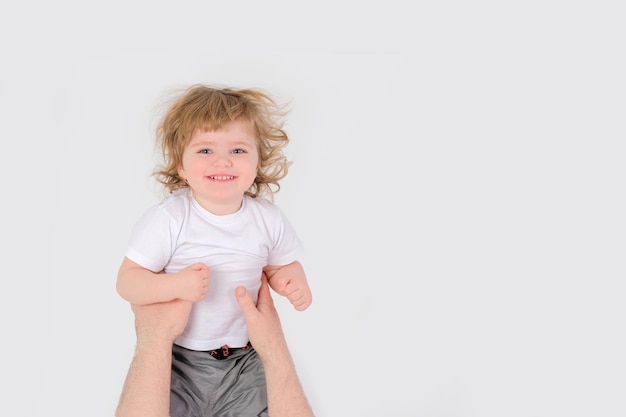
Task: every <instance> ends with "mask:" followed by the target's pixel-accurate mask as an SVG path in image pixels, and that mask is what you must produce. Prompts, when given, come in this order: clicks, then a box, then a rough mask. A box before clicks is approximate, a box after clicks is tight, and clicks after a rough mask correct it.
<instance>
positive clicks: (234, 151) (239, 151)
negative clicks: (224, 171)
mask: <svg viewBox="0 0 626 417" xmlns="http://www.w3.org/2000/svg"><path fill="white" fill-rule="evenodd" d="M233 153H246V151H245V150H243V149H241V148H237V149H233Z"/></svg>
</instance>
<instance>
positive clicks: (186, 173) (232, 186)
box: [178, 120, 259, 215]
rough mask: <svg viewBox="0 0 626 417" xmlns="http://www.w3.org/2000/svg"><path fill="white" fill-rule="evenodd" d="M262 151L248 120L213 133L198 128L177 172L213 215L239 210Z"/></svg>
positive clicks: (228, 125)
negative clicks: (259, 151) (258, 147)
mask: <svg viewBox="0 0 626 417" xmlns="http://www.w3.org/2000/svg"><path fill="white" fill-rule="evenodd" d="M258 165H259V153H258V150H257V146H256V140H255V137H254V135H253V134H252V131H251V129H250V128H249V126H248V123H246V122H245V121H242V120H234V121H232V122H229V123H227V124H225V125H224V126H223V128H222V129H220V130H216V131H213V132H203V131H196V132H195V133H194V134H193V135H192V137H191V140H190V141H189V143H188V144H187V146H186V147H185V150H184V152H183V160H182V165H181V166H180V167H179V168H178V175H180V176H181V177H182V178H185V179H186V180H187V182H188V183H189V186H190V187H191V189H192V191H193V195H194V197H195V199H196V200H197V201H198V202H199V203H200V205H202V207H204V208H205V209H207V210H208V211H210V212H211V213H213V214H218V215H222V214H231V213H234V212H236V211H237V210H239V208H240V207H241V202H242V199H243V195H244V193H245V192H246V191H247V190H248V189H249V188H250V186H251V185H252V183H253V182H254V179H255V178H256V173H257V167H258Z"/></svg>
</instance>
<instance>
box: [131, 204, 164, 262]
mask: <svg viewBox="0 0 626 417" xmlns="http://www.w3.org/2000/svg"><path fill="white" fill-rule="evenodd" d="M173 229H175V222H174V219H173V217H172V216H171V214H170V213H168V212H167V211H165V210H164V209H163V208H162V207H161V206H159V205H157V206H154V207H152V208H150V209H149V210H148V211H146V213H145V214H144V215H143V216H142V217H141V218H140V219H139V220H138V221H137V222H136V223H135V225H134V226H133V228H132V231H131V235H130V238H129V242H128V248H127V249H126V257H127V258H128V259H130V260H131V261H133V262H136V263H138V264H139V265H141V266H143V267H144V268H147V269H149V270H151V271H152V272H160V271H162V270H163V268H164V267H165V265H166V264H167V263H168V262H169V260H170V258H171V256H172V253H173V249H174V245H175V233H173Z"/></svg>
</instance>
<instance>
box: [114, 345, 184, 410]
mask: <svg viewBox="0 0 626 417" xmlns="http://www.w3.org/2000/svg"><path fill="white" fill-rule="evenodd" d="M171 366H172V345H171V343H167V342H163V341H159V340H154V341H152V340H151V341H139V342H138V343H137V347H136V349H135V356H134V358H133V360H132V363H131V365H130V369H129V371H128V375H127V377H126V381H125V383H124V388H123V390H122V395H121V397H120V402H119V405H118V407H117V411H116V413H115V415H116V417H167V416H169V407H170V402H169V399H170V375H171Z"/></svg>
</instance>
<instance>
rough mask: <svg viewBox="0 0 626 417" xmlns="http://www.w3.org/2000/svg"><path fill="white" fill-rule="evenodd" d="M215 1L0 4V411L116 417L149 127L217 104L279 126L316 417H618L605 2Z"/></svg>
mask: <svg viewBox="0 0 626 417" xmlns="http://www.w3.org/2000/svg"><path fill="white" fill-rule="evenodd" d="M36 3H40V4H36ZM224 3H225V4H221V3H220V4H214V3H212V2H197V3H195V4H194V3H187V2H176V6H174V3H171V5H168V4H166V3H165V2H152V3H148V2H146V3H145V4H138V3H136V4H134V3H132V2H123V3H122V2H120V3H119V4H115V2H104V3H89V2H75V3H72V2H63V1H61V2H43V1H40V2H35V3H33V2H30V3H18V2H6V3H5V4H3V5H2V6H0V46H1V54H2V55H1V56H0V60H1V65H0V121H1V127H2V128H1V130H0V135H2V152H0V158H1V159H0V166H1V167H2V173H3V175H2V179H3V197H2V214H1V223H0V226H1V236H2V244H3V249H2V251H3V254H2V260H3V266H4V268H3V273H4V274H3V275H4V276H3V278H2V283H3V284H2V290H1V291H2V292H1V294H2V303H1V304H0V305H1V307H0V308H1V310H0V314H1V316H0V317H1V320H2V321H1V324H2V345H1V346H2V347H1V351H0V352H1V353H2V356H1V358H2V364H1V366H2V371H0V375H2V377H1V378H2V380H3V385H2V386H3V389H2V409H3V410H5V411H3V414H7V415H11V416H41V415H53V416H81V417H82V416H93V417H97V416H112V415H113V413H114V409H115V406H116V402H117V399H118V397H119V393H120V390H121V386H122V384H123V381H124V378H125V375H126V371H127V369H128V365H129V363H130V360H131V357H132V352H133V348H134V342H135V339H134V333H133V320H132V314H131V312H130V309H129V308H128V306H127V305H126V303H125V302H123V301H122V300H121V299H120V297H119V296H118V295H117V294H116V292H115V279H116V272H117V268H118V266H119V264H120V262H121V260H122V257H123V253H124V250H125V245H126V241H127V238H128V235H129V232H130V228H131V226H132V224H133V223H134V221H136V219H137V218H138V216H139V215H140V214H141V213H143V211H144V210H145V209H146V208H147V207H148V206H150V205H151V204H153V203H154V202H155V201H157V198H158V195H157V188H156V187H155V185H154V183H153V182H152V180H151V179H150V177H149V174H150V171H151V169H152V166H153V162H154V154H153V132H154V124H155V115H156V107H157V105H158V103H159V100H160V98H161V97H162V96H163V94H165V93H167V92H168V91H169V90H170V89H172V88H179V87H184V86H187V85H189V84H192V83H217V84H222V85H231V86H234V87H260V88H264V89H267V90H268V91H270V92H272V93H273V94H274V95H275V96H277V97H278V98H279V99H280V100H284V101H289V102H291V105H292V106H291V107H292V109H293V110H292V112H291V114H290V116H289V119H288V120H289V122H288V125H287V130H288V133H289V134H290V135H291V138H292V143H291V145H290V147H289V150H288V155H289V156H290V158H291V159H292V160H293V161H294V165H293V167H292V169H291V170H290V173H289V176H288V177H287V178H286V179H285V181H284V183H283V189H282V190H281V191H280V193H279V194H278V196H277V200H276V201H277V203H278V204H280V206H281V207H282V208H283V210H284V211H285V212H286V213H287V215H288V216H289V218H290V219H291V221H292V223H293V224H294V226H295V228H296V229H297V230H298V232H299V234H300V237H301V239H302V240H303V242H304V244H305V246H306V250H307V254H306V258H305V259H303V263H304V265H305V268H306V271H307V274H308V276H309V280H310V282H311V286H312V289H313V292H314V297H315V300H314V304H313V305H312V306H311V307H310V309H309V310H307V311H305V312H296V311H295V310H293V309H291V308H290V306H289V305H288V304H286V303H285V302H283V301H282V300H280V299H277V304H278V307H279V310H280V313H281V317H282V318H283V324H284V327H285V332H286V334H287V337H288V341H289V345H290V347H291V349H292V352H293V356H294V359H295V362H296V364H297V368H298V371H299V373H300V377H301V379H302V382H303V385H304V387H305V389H306V391H307V395H308V397H309V399H310V401H311V403H312V405H313V408H314V409H315V411H316V413H317V415H318V416H319V417H345V416H372V417H374V416H376V417H380V416H402V417H404V416H407V417H408V416H438V417H439V416H480V417H485V416H498V417H501V416H507V417H512V416H523V417H527V416H550V417H552V416H574V415H576V416H578V415H580V416H603V417H608V416H624V415H625V414H626V404H625V402H624V392H626V380H625V377H624V375H626V361H625V356H624V352H625V351H626V340H625V333H624V319H625V317H626V315H625V313H626V307H625V304H624V290H625V288H626V286H625V285H624V279H625V278H626V274H625V272H626V268H625V267H624V249H625V248H626V244H625V235H626V234H625V232H626V224H625V220H624V212H625V210H626V201H625V198H624V197H625V196H624V190H625V178H626V169H625V168H624V160H625V157H626V155H625V153H624V140H625V139H626V136H625V133H626V129H625V120H624V114H625V110H626V101H625V100H626V99H625V97H626V82H625V81H624V80H625V77H624V74H626V65H625V63H624V51H625V49H624V47H625V45H624V43H625V42H624V40H625V39H626V37H625V33H624V25H623V22H624V19H623V18H624V16H623V13H621V12H620V10H619V9H618V8H617V7H616V5H617V4H618V3H619V2H614V4H611V3H610V2H603V1H595V2H532V1H531V2H517V3H518V4H517V5H514V4H512V2H486V1H481V2H471V4H469V3H470V2H432V3H436V4H437V5H436V6H433V5H428V6H424V5H421V4H419V3H416V4H414V5H412V6H411V7H410V8H409V7H408V6H405V5H401V4H400V3H397V4H396V3H392V2H385V3H384V4H363V3H362V2H358V3H357V2H354V3H351V2H329V4H328V5H324V4H321V3H311V2H309V3H304V4H300V3H297V2H291V3H289V2H285V3H284V4H274V3H267V2H255V3H251V4H242V3H233V2H224ZM502 3H506V4H507V6H503V5H502ZM402 4H404V3H402ZM406 4H407V5H408V4H409V3H408V2H407V3H406Z"/></svg>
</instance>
